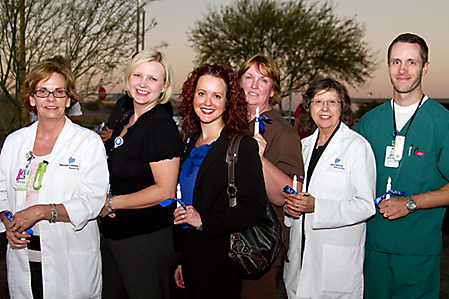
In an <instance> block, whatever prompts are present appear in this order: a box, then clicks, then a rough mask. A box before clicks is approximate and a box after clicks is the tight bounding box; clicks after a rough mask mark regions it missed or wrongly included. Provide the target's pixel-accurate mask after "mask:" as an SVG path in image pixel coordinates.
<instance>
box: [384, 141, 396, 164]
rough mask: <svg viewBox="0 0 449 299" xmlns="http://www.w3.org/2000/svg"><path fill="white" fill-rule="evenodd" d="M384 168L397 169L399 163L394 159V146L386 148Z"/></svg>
mask: <svg viewBox="0 0 449 299" xmlns="http://www.w3.org/2000/svg"><path fill="white" fill-rule="evenodd" d="M384 165H385V167H391V168H398V167H399V161H396V160H395V159H394V146H391V145H389V146H387V149H386V151H385V164H384Z"/></svg>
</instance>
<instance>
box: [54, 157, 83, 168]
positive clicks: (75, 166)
mask: <svg viewBox="0 0 449 299" xmlns="http://www.w3.org/2000/svg"><path fill="white" fill-rule="evenodd" d="M74 163H75V158H73V157H70V158H69V163H68V164H62V163H60V164H59V166H61V167H68V168H69V169H73V170H78V169H79V165H78V164H74Z"/></svg>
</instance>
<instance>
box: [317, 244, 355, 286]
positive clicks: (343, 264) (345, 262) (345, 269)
mask: <svg viewBox="0 0 449 299" xmlns="http://www.w3.org/2000/svg"><path fill="white" fill-rule="evenodd" d="M362 254H363V250H362V248H360V247H344V246H335V245H324V248H323V269H322V272H321V273H322V286H321V287H322V290H323V293H338V294H352V293H354V295H356V294H357V293H359V289H361V288H362V280H363V273H362V264H363V258H362Z"/></svg>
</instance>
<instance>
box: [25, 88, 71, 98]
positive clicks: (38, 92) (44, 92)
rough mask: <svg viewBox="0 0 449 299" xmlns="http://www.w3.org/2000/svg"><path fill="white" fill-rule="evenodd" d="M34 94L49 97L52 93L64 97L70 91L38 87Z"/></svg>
mask: <svg viewBox="0 0 449 299" xmlns="http://www.w3.org/2000/svg"><path fill="white" fill-rule="evenodd" d="M33 94H34V95H35V96H36V97H38V98H48V97H49V96H50V94H52V95H53V96H54V97H55V98H58V99H63V98H66V97H67V96H68V95H69V92H68V91H67V90H64V89H57V90H53V91H49V90H46V89H38V90H35V91H33Z"/></svg>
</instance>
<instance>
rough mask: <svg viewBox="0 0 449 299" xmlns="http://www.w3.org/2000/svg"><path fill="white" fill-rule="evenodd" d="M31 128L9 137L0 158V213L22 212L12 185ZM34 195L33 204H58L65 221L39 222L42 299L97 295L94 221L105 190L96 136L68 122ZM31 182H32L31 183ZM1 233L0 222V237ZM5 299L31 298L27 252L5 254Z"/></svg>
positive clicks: (32, 136) (32, 133)
mask: <svg viewBox="0 0 449 299" xmlns="http://www.w3.org/2000/svg"><path fill="white" fill-rule="evenodd" d="M36 129H37V123H35V124H33V125H32V126H30V127H27V128H23V129H20V130H18V131H16V132H14V133H12V134H10V135H9V136H8V137H7V139H6V140H5V143H4V145H3V148H2V152H1V155H0V211H5V210H10V211H11V212H12V214H14V213H15V212H16V211H20V210H22V209H24V207H25V199H26V191H16V190H15V189H14V183H15V180H16V176H17V173H18V171H19V169H20V168H23V167H25V165H26V153H27V152H29V151H30V150H32V149H33V145H34V140H35V137H36ZM48 162H49V164H48V167H47V171H46V172H45V174H44V176H43V180H42V188H41V189H40V190H39V202H38V203H39V204H40V203H43V204H48V203H56V204H58V203H62V204H63V205H64V207H65V209H66V210H67V213H68V216H69V218H70V220H71V222H70V223H69V222H67V223H63V222H57V223H49V222H48V221H40V222H39V227H40V238H41V257H42V276H43V277H42V279H43V290H44V298H95V297H100V296H101V288H102V276H101V255H100V237H99V230H98V225H97V222H96V217H97V216H98V214H99V212H100V211H101V209H102V207H103V205H104V202H105V198H106V193H107V188H108V169H107V163H106V154H105V150H104V146H103V143H102V141H101V139H100V137H99V136H98V135H97V134H95V133H94V132H93V131H91V130H88V129H85V128H82V127H80V126H78V125H75V124H73V123H72V122H71V121H70V120H69V119H68V118H66V122H65V125H64V128H63V129H62V131H61V133H60V135H59V137H58V139H57V140H56V143H55V145H54V147H53V150H52V152H51V153H50V155H49V157H48ZM31 183H32V182H31ZM3 231H5V227H4V225H3V223H1V221H0V232H3ZM7 269H8V285H9V292H10V296H11V298H32V293H31V281H30V268H29V263H28V253H27V249H26V248H25V249H18V248H13V247H11V246H10V245H9V244H8V251H7Z"/></svg>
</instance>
